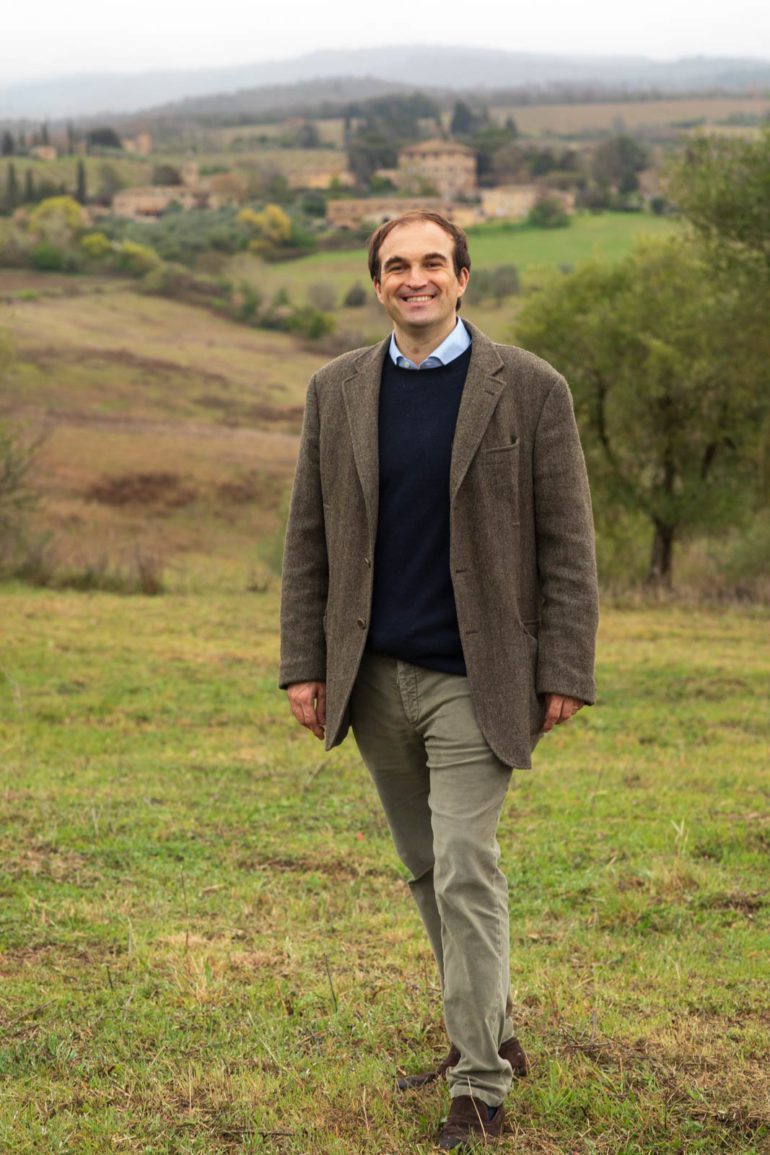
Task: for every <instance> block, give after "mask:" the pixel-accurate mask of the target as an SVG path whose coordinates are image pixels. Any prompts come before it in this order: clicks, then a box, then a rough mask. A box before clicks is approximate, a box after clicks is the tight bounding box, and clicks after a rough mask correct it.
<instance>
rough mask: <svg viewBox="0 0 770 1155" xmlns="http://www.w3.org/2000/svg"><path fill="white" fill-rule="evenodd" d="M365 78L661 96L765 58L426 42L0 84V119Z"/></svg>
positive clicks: (740, 79) (747, 84)
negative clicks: (555, 51) (555, 52)
mask: <svg viewBox="0 0 770 1155" xmlns="http://www.w3.org/2000/svg"><path fill="white" fill-rule="evenodd" d="M364 77H365V78H369V80H370V83H376V82H380V83H389V84H403V85H407V86H408V87H409V88H410V89H415V88H430V87H440V88H450V89H455V90H456V89H469V88H507V89H511V88H521V87H527V88H533V87H534V88H547V87H549V86H552V85H560V84H592V85H606V86H608V87H611V88H613V89H615V90H616V89H618V87H625V88H627V89H628V90H629V91H631V90H634V91H638V90H650V89H656V90H662V91H666V92H684V91H693V90H697V91H704V90H712V89H719V90H723V91H733V92H738V91H745V90H746V89H748V88H757V87H759V88H767V89H770V60H765V59H759V58H757V59H750V58H742V57H740V58H712V57H703V56H697V57H687V58H685V59H682V60H673V61H655V60H648V59H646V58H645V57H641V56H639V57H636V56H633V57H632V56H629V57H610V56H595V57H594V56H551V55H537V54H534V53H527V52H498V51H494V50H491V49H482V48H447V47H438V46H433V47H431V46H429V45H424V46H423V45H417V46H414V45H411V46H409V45H407V46H399V45H396V46H391V47H386V48H364V49H357V50H350V51H323V52H311V53H309V54H307V55H305V56H298V57H295V58H293V59H290V60H281V61H265V62H263V63H261V64H259V63H257V64H250V65H242V66H238V67H228V68H210V69H195V70H184V71H182V70H180V71H155V72H144V73H136V74H126V75H115V74H113V73H105V74H89V75H82V76H68V77H62V78H61V79H59V80H50V81H45V82H36V83H27V84H16V85H12V86H7V87H5V88H0V117H2V118H5V119H10V118H14V119H17V118H18V119H20V118H23V117H33V118H36V119H39V118H43V117H46V118H49V119H51V120H56V119H61V118H63V117H74V116H93V115H95V114H96V113H107V112H110V113H126V112H136V111H139V110H141V109H147V108H152V107H154V106H158V105H165V104H168V103H171V102H178V101H182V100H185V99H189V98H193V97H198V96H208V95H213V94H229V95H230V96H231V97H234V96H235V94H236V93H238V92H239V91H243V90H253V89H258V88H267V87H270V86H284V85H292V84H296V83H298V82H308V81H313V80H328V79H331V78H345V80H343V81H340V83H341V84H344V83H345V81H350V80H351V79H352V78H364Z"/></svg>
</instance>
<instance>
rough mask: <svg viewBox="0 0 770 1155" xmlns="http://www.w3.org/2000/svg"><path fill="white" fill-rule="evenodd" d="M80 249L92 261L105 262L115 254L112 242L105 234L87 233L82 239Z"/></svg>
mask: <svg viewBox="0 0 770 1155" xmlns="http://www.w3.org/2000/svg"><path fill="white" fill-rule="evenodd" d="M80 247H81V249H82V250H83V252H84V253H85V255H86V256H87V257H88V259H89V260H90V261H104V260H106V259H107V257H111V256H112V252H113V245H112V241H111V240H110V238H109V237H107V236H105V235H104V233H86V235H85V236H84V237H81V238H80Z"/></svg>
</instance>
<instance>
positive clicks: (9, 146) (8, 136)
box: [0, 129, 16, 156]
mask: <svg viewBox="0 0 770 1155" xmlns="http://www.w3.org/2000/svg"><path fill="white" fill-rule="evenodd" d="M15 152H16V142H15V141H14V139H13V134H12V133H10V132H9V131H8V129H6V130H5V131H4V132H3V135H2V140H0V156H13V154H14V153H15Z"/></svg>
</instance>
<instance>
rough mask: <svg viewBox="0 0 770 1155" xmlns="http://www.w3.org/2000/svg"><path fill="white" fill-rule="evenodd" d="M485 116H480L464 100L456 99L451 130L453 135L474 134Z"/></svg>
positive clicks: (483, 121)
mask: <svg viewBox="0 0 770 1155" xmlns="http://www.w3.org/2000/svg"><path fill="white" fill-rule="evenodd" d="M483 123H485V118H484V117H479V116H477V115H476V113H475V112H474V111H473V109H472V108H471V107H470V105H468V104H466V102H465V101H464V100H456V101H455V106H454V110H453V112H452V119H451V121H450V124H449V131H450V132H451V134H452V136H472V135H473V133H474V132H476V131H477V130H478V129H479V128H480V127H481V126H482V124H483Z"/></svg>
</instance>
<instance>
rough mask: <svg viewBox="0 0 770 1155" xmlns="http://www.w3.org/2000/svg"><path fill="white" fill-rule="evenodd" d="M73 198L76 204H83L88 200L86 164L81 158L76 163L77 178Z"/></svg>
mask: <svg viewBox="0 0 770 1155" xmlns="http://www.w3.org/2000/svg"><path fill="white" fill-rule="evenodd" d="M75 200H76V201H77V202H78V204H81V205H84V204H85V203H86V201H87V200H88V186H87V181H86V166H85V164H84V163H83V161H82V159H81V160H79V161H78V164H77V180H76V188H75Z"/></svg>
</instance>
